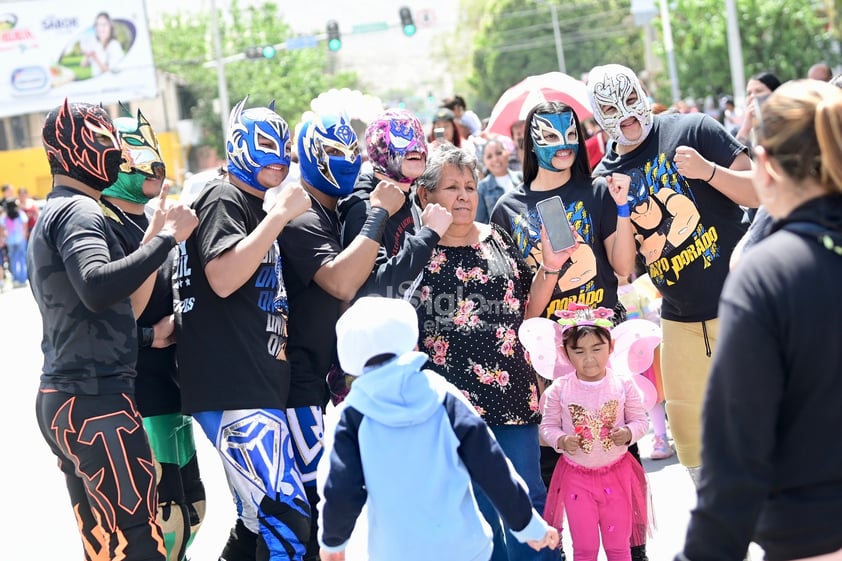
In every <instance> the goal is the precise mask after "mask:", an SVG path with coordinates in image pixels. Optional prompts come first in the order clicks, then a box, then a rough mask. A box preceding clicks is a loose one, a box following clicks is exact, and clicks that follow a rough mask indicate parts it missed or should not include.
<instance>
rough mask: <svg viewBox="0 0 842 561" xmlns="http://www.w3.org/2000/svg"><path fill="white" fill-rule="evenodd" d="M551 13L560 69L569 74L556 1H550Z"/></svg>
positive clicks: (556, 54)
mask: <svg viewBox="0 0 842 561" xmlns="http://www.w3.org/2000/svg"><path fill="white" fill-rule="evenodd" d="M550 13H551V14H552V16H553V35H554V36H555V56H556V58H557V59H558V69H559V71H560V72H561V73H562V74H567V64H566V63H565V62H564V45H562V43H561V30H560V29H559V28H558V11H557V10H556V6H555V2H552V1H550Z"/></svg>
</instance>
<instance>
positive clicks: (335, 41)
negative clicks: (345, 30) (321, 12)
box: [327, 19, 342, 52]
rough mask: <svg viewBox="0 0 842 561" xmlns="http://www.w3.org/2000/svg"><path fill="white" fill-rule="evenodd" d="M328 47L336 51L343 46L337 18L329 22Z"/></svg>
mask: <svg viewBox="0 0 842 561" xmlns="http://www.w3.org/2000/svg"><path fill="white" fill-rule="evenodd" d="M327 48H328V49H329V50H331V51H334V52H335V51H338V50H339V49H341V48H342V39H341V38H340V37H339V23H337V21H336V20H335V19H332V20H330V21H329V22H327Z"/></svg>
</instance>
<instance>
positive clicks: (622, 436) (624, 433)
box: [611, 427, 632, 446]
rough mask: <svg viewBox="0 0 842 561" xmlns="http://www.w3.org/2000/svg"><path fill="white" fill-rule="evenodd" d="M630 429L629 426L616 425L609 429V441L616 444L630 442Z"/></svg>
mask: <svg viewBox="0 0 842 561" xmlns="http://www.w3.org/2000/svg"><path fill="white" fill-rule="evenodd" d="M631 439H632V431H631V429H630V428H629V427H617V428H615V429H612V430H611V442H613V443H614V444H616V445H617V446H626V445H628V444H631Z"/></svg>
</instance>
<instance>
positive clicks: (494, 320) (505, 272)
mask: <svg viewBox="0 0 842 561" xmlns="http://www.w3.org/2000/svg"><path fill="white" fill-rule="evenodd" d="M491 228H492V230H491V233H490V234H489V235H488V236H487V237H486V238H485V239H483V240H482V241H480V242H479V243H478V244H475V245H471V246H462V247H447V246H438V247H436V249H435V250H434V251H433V255H432V257H431V258H430V261H429V263H427V266H426V267H425V269H424V272H423V277H422V280H421V282H420V284H419V285H418V290H417V291H416V293H415V294H414V297H413V303H414V304H415V305H416V311H417V313H418V320H419V333H420V335H419V337H420V341H419V343H418V347H419V349H420V350H421V351H423V352H426V353H427V354H428V355H429V356H430V361H431V362H432V366H431V369H432V370H434V371H436V372H438V373H439V374H441V375H442V376H444V377H445V378H446V379H447V380H448V381H450V382H451V383H452V384H453V385H455V386H456V387H457V388H459V389H460V390H461V391H462V393H463V394H464V395H465V397H467V398H468V400H469V401H470V402H471V403H472V404H473V406H474V407H475V408H476V410H477V412H478V413H479V414H480V416H482V418H483V419H484V420H485V422H486V423H488V424H489V425H524V424H537V423H539V422H540V420H541V419H540V415H539V411H538V394H537V386H536V378H535V376H536V375H535V371H534V370H533V369H532V366H531V365H530V363H529V361H528V359H527V358H526V351H525V349H524V348H523V346H522V345H521V343H520V340H519V339H518V337H517V331H518V328H519V327H520V324H521V322H523V314H524V312H525V310H526V299H527V295H528V294H529V288H530V286H531V284H532V272H531V271H530V269H529V266H528V265H527V264H526V263H525V262H524V261H523V259H522V258H521V257H520V256H519V253H518V251H517V250H516V248H515V247H513V245H514V244H513V243H512V240H511V238H509V235H508V234H507V233H506V232H505V231H503V230H502V229H500V228H499V227H498V226H496V225H492V226H491Z"/></svg>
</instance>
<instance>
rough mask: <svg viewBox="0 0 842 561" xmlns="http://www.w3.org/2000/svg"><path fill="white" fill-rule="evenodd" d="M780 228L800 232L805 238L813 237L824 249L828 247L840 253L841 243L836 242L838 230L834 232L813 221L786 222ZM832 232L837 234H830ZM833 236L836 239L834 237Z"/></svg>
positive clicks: (841, 253) (841, 249) (841, 250)
mask: <svg viewBox="0 0 842 561" xmlns="http://www.w3.org/2000/svg"><path fill="white" fill-rule="evenodd" d="M782 229H783V230H787V231H790V232H793V233H796V234H800V235H802V236H804V237H807V238H814V239H816V240H817V241H818V242H819V243H820V244H821V245H822V246H823V247H824V248H825V249H828V250H830V251H832V252H833V253H836V254H837V255H842V244H840V243H837V240H838V239H839V235H838V232H835V231H834V230H831V229H829V228H827V227H826V226H822V225H821V224H816V223H815V222H788V223H787V224H784V225H783V227H782ZM834 233H836V234H837V235H836V236H833V235H832V234H834ZM834 237H835V238H836V239H834Z"/></svg>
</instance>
